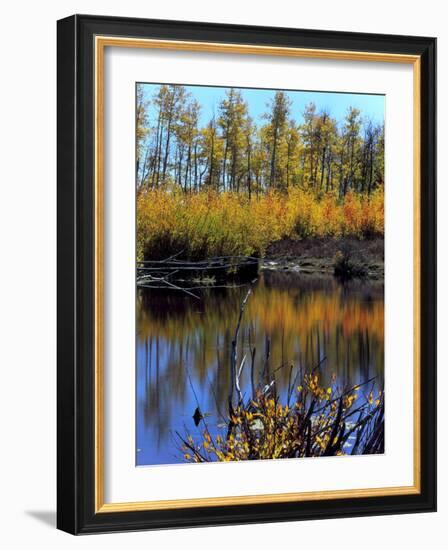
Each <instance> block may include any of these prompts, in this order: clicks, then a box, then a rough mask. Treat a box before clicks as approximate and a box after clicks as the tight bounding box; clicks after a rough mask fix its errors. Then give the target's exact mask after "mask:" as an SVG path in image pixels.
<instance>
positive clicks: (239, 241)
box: [137, 188, 384, 260]
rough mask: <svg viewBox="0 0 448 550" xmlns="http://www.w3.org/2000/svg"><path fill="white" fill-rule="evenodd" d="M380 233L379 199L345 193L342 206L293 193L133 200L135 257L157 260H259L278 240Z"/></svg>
mask: <svg viewBox="0 0 448 550" xmlns="http://www.w3.org/2000/svg"><path fill="white" fill-rule="evenodd" d="M383 233H384V195H383V190H382V189H378V190H376V191H375V192H374V193H373V194H372V195H371V196H370V198H368V197H366V196H361V195H357V194H355V193H348V194H347V195H346V197H345V199H344V201H340V200H339V199H338V197H337V196H336V195H335V194H332V193H328V194H326V195H325V196H324V197H323V198H320V199H319V198H317V197H316V196H315V195H314V194H312V193H311V192H309V191H303V190H301V189H298V188H293V189H292V190H290V191H289V193H288V194H284V193H280V192H269V193H267V194H265V195H262V196H261V197H260V198H258V199H252V200H251V201H249V199H248V197H247V196H246V195H242V194H238V193H234V192H225V193H219V194H218V193H216V192H214V191H202V192H200V193H192V194H185V193H183V192H182V191H180V190H177V189H170V188H161V189H156V190H148V191H145V192H142V193H140V194H139V196H138V199H137V258H138V260H142V259H143V258H147V259H149V258H151V259H161V258H166V257H168V256H170V255H172V254H177V253H181V254H182V256H183V257H185V258H190V259H202V258H204V257H210V256H230V255H235V256H237V255H244V256H250V255H254V256H262V255H263V254H264V253H265V251H266V248H267V247H268V245H269V244H270V243H272V242H274V241H276V240H279V239H281V238H283V237H289V238H292V239H301V238H304V237H308V236H316V237H324V236H335V237H338V236H343V235H348V236H356V237H360V238H361V237H364V236H370V235H375V234H383Z"/></svg>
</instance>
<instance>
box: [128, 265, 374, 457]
mask: <svg viewBox="0 0 448 550" xmlns="http://www.w3.org/2000/svg"><path fill="white" fill-rule="evenodd" d="M247 290H248V287H247V286H241V287H234V288H215V289H211V288H210V289H206V290H202V291H200V296H199V299H197V298H194V297H192V296H188V295H187V294H185V293H183V292H179V291H174V292H171V291H167V290H152V291H151V290H147V289H146V290H144V291H142V290H139V291H138V294H137V354H136V375H137V389H136V392H137V395H136V409H137V410H136V415H137V417H136V421H137V434H136V437H137V441H136V464H137V465H150V464H151V465H152V464H173V463H178V462H184V459H183V456H182V453H181V452H180V450H179V447H180V446H179V438H178V436H177V433H179V434H181V435H185V433H186V432H189V433H191V434H193V435H194V434H198V435H199V429H198V428H196V426H195V423H194V420H193V414H194V412H195V409H196V407H197V406H199V407H200V410H201V412H202V413H203V414H204V415H206V417H207V421H208V425H209V428H210V430H213V431H214V432H217V431H219V430H220V422H222V420H221V418H223V417H224V416H225V414H226V412H227V403H228V396H229V391H230V388H231V384H232V376H231V367H230V365H231V350H232V339H233V336H234V333H235V329H236V325H237V322H238V315H239V310H240V305H241V303H242V301H243V299H244V297H245V296H246V294H247ZM383 290H384V288H383V285H382V284H381V283H379V282H362V281H352V282H350V283H345V284H341V283H339V282H338V281H337V280H335V279H334V278H333V277H311V276H303V275H302V276H299V275H297V274H288V273H281V272H262V273H261V274H260V277H259V279H258V281H257V282H256V284H255V285H254V287H253V292H252V294H251V296H250V297H249V299H248V302H247V305H246V307H245V310H244V314H243V317H242V321H241V327H240V332H239V338H238V362H237V364H238V365H239V364H240V363H241V360H242V358H243V356H244V355H246V358H247V361H246V365H247V366H246V367H245V368H244V369H243V371H242V375H241V389H242V392H243V393H244V394H245V395H251V388H252V387H253V386H255V387H256V386H257V385H258V384H259V383H261V382H262V381H263V380H266V379H270V378H272V376H275V380H276V386H277V392H278V395H279V396H280V400H281V399H282V396H283V397H286V392H287V388H288V384H289V381H290V371H291V367H294V368H299V367H302V369H303V370H304V371H309V370H311V369H312V368H313V367H315V366H316V365H317V364H319V363H321V365H320V367H319V370H320V373H321V379H322V381H323V382H324V383H327V384H329V383H330V381H331V379H332V376H333V377H334V376H336V380H337V383H338V384H340V386H341V387H345V386H352V385H355V384H359V383H362V382H364V381H366V380H368V379H370V378H372V377H374V376H376V377H377V379H376V380H377V382H378V384H379V385H381V384H382V383H383V376H384V297H383V295H384V292H383ZM254 349H255V352H254ZM253 354H254V355H253ZM252 357H253V362H252ZM252 363H253V368H252Z"/></svg>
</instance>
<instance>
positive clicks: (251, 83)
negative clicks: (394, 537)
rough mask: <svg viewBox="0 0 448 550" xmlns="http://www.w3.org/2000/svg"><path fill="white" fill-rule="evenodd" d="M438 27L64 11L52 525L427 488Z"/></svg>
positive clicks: (421, 493) (184, 519) (194, 521)
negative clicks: (241, 22)
mask: <svg viewBox="0 0 448 550" xmlns="http://www.w3.org/2000/svg"><path fill="white" fill-rule="evenodd" d="M435 54H436V41H435V39H434V38H423V37H409V36H392V35H388V36H386V35H368V34H356V33H343V32H333V31H316V30H299V29H284V28H264V27H249V26H236V25H221V24H219V25H218V24H212V23H191V22H178V21H158V20H139V19H127V18H112V17H97V16H88V15H76V16H72V17H69V18H67V19H63V20H61V21H59V22H58V527H59V528H60V529H62V530H65V531H67V532H70V533H73V534H81V533H96V532H107V531H123V530H135V529H153V528H166V527H182V526H201V525H223V524H233V523H247V522H266V521H286V520H299V519H313V518H330V517H343V516H360V515H373V514H391V513H406V512H425V511H434V510H435V506H436V504H435V502H436V441H435V439H436V414H435V411H436V391H435V384H436V342H435V340H436V295H435V293H436V281H435V278H436V230H435V227H436V220H435V213H436V208H435V200H436V198H435V185H436V176H435V151H436V148H435V139H436V136H435V106H436V104H435V71H436V69H435V67H436V60H435V59H436V58H435Z"/></svg>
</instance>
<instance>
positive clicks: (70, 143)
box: [57, 15, 436, 534]
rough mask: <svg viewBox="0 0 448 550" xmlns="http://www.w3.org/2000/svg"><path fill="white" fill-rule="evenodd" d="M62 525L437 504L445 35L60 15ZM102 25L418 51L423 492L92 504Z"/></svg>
mask: <svg viewBox="0 0 448 550" xmlns="http://www.w3.org/2000/svg"><path fill="white" fill-rule="evenodd" d="M57 31H58V32H57V47H58V61H57V70H58V77H57V91H58V107H57V117H58V123H57V136H58V137H57V139H58V154H57V162H58V166H57V178H58V200H57V208H58V218H57V220H58V221H57V231H58V249H57V252H58V263H57V265H58V268H57V269H58V294H57V315H58V337H57V347H58V352H57V361H58V373H57V374H58V377H57V378H58V382H57V391H58V400H57V416H58V428H57V437H58V456H57V469H58V472H57V492H58V506H57V526H58V528H59V529H62V530H64V531H67V532H69V533H72V534H82V533H99V532H111V531H128V530H137V529H160V528H174V527H192V526H205V525H229V524H239V523H255V522H272V521H291V520H306V519H322V518H338V517H339V518H340V517H354V516H367V515H384V514H402V513H411V512H431V511H435V509H436V123H435V121H436V39H435V38H428V37H412V36H395V35H380V34H360V33H348V32H335V31H318V30H303V29H288V28H267V27H254V26H241V25H223V24H215V23H193V22H184V21H161V20H149V19H148V20H143V19H131V18H124V17H101V16H91V15H74V16H71V17H68V18H66V19H62V20H60V21H58V24H57ZM96 35H102V36H107V35H111V36H121V37H123V36H124V37H134V38H157V39H172V40H189V41H201V42H207V41H212V42H215V43H216V42H223V43H227V44H238V43H244V44H254V45H268V46H273V45H274V46H278V47H295V48H312V49H325V50H344V51H361V52H383V53H394V54H412V55H418V56H420V58H421V90H420V91H421V151H420V153H421V157H420V158H421V182H422V185H421V203H420V222H421V225H420V235H421V274H420V275H421V288H420V304H421V318H420V331H421V332H420V334H421V365H422V368H421V380H420V385H421V418H420V426H421V491H420V493H419V494H411V495H396V496H383V497H382V496H380V497H361V498H360V497H358V498H344V499H337V500H336V499H333V500H321V501H320V500H312V501H301V502H279V503H267V504H266V503H264V504H244V505H232V506H213V507H203V508H198V507H195V508H181V509H169V510H166V509H165V510H150V511H148V510H146V511H145V510H136V511H124V512H105V513H104V512H103V513H95V506H94V500H95V496H94V493H95V479H94V476H95V468H94V452H95V449H94V444H95V441H94V415H95V391H94V365H93V362H94V340H93V332H94V299H95V297H94V284H93V283H94V260H95V247H94V221H95V209H94V184H93V178H94V163H95V158H94V154H95V152H94V146H95V131H94V51H93V42H94V37H95V36H96Z"/></svg>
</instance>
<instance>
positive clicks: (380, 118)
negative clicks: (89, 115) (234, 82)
mask: <svg viewBox="0 0 448 550" xmlns="http://www.w3.org/2000/svg"><path fill="white" fill-rule="evenodd" d="M158 87H159V84H145V95H146V97H147V98H148V99H150V98H151V97H152V96H153V94H154V91H155V90H156V89H157V88H158ZM185 88H186V89H187V90H188V91H189V92H190V94H191V95H192V96H193V97H194V98H195V99H197V101H198V102H199V103H200V104H201V106H202V109H201V115H200V125H201V126H203V125H205V124H207V122H208V121H209V120H210V119H211V117H212V116H213V113H214V112H215V113H216V114H218V108H219V103H220V101H221V100H222V98H223V97H224V96H225V90H226V88H225V87H222V88H221V87H215V86H185ZM240 90H241V93H242V95H243V98H244V99H245V100H246V102H247V103H248V105H249V113H250V116H251V117H252V118H253V119H254V120H255V122H257V123H258V124H262V123H264V120H263V119H262V115H263V114H264V113H266V112H267V111H268V110H269V107H268V105H269V102H270V100H271V99H272V98H273V97H274V94H275V90H264V89H253V88H240ZM287 94H288V96H289V97H290V99H291V100H292V107H291V117H292V118H293V119H295V120H296V122H298V123H299V124H300V123H301V122H302V121H303V117H302V113H303V110H304V108H305V105H307V104H308V103H310V102H313V103H315V104H316V107H317V110H318V111H319V110H321V109H327V110H328V111H329V113H330V115H331V116H332V117H333V118H335V119H336V120H337V121H338V122H341V121H342V120H343V119H344V117H345V115H346V113H347V109H348V108H349V107H350V106H351V107H356V108H358V109H360V111H361V114H362V116H364V117H368V118H371V119H372V121H374V122H375V123H377V124H382V123H383V122H384V110H385V96H384V95H373V94H346V93H338V92H314V91H313V92H310V91H306V92H303V91H289V90H288V91H287Z"/></svg>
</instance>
